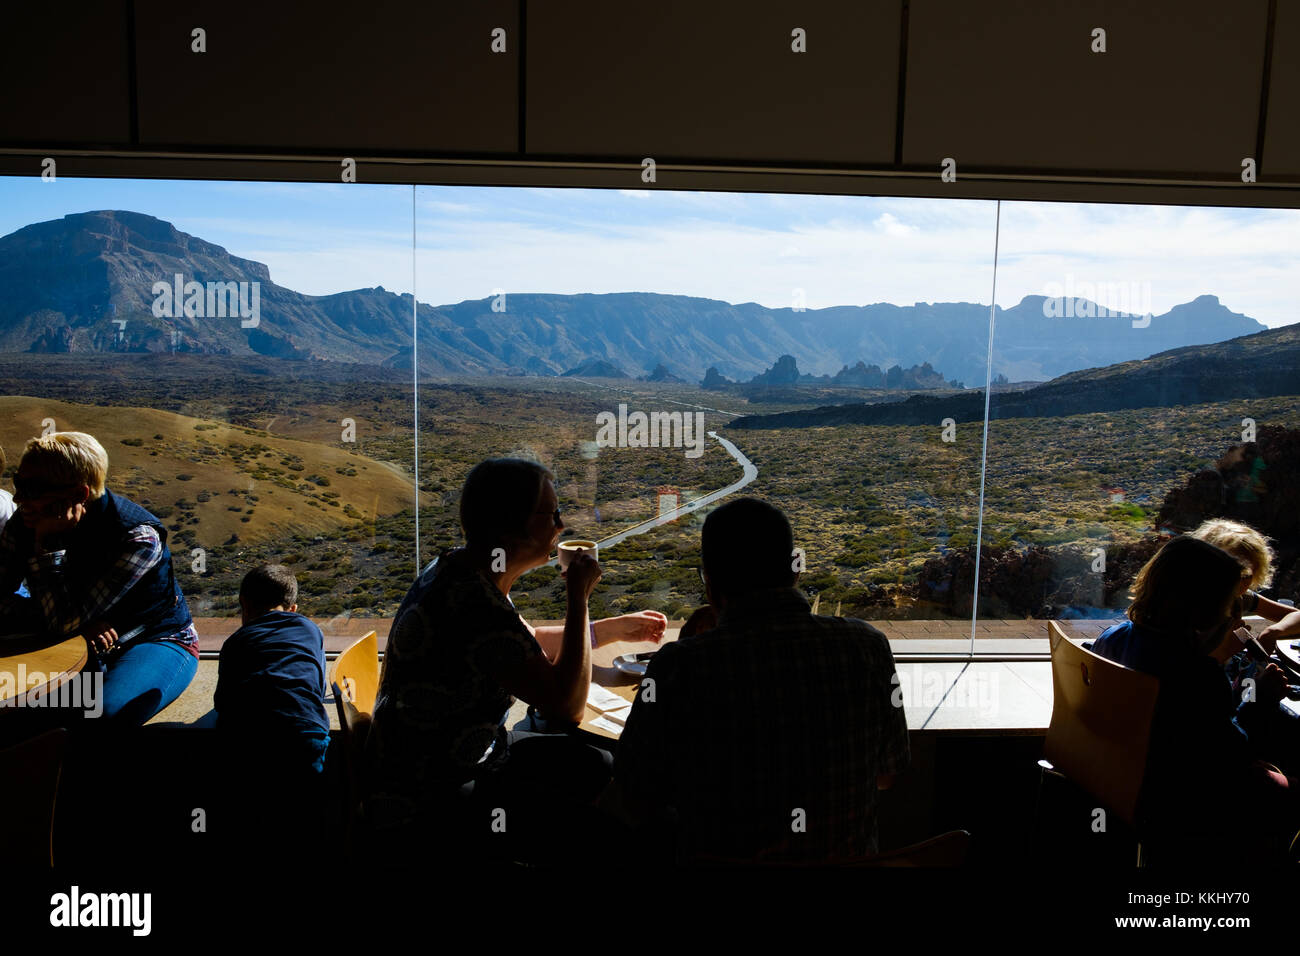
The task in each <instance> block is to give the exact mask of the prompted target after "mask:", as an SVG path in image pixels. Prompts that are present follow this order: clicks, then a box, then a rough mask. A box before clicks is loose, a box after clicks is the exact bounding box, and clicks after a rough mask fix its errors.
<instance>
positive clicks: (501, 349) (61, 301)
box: [0, 210, 1264, 385]
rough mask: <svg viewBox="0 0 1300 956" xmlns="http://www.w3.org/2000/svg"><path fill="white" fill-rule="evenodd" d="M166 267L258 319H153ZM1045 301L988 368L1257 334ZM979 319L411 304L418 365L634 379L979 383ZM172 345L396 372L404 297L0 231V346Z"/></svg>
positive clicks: (101, 223)
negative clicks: (910, 376)
mask: <svg viewBox="0 0 1300 956" xmlns="http://www.w3.org/2000/svg"><path fill="white" fill-rule="evenodd" d="M177 274H180V275H181V276H182V277H183V280H182V281H190V280H193V281H197V282H199V283H208V282H249V283H252V282H257V283H259V288H260V297H259V307H260V313H259V316H258V321H257V324H256V326H255V327H244V326H243V323H241V321H240V319H239V317H238V316H235V317H217V318H213V317H206V318H205V317H199V316H194V317H186V316H184V315H183V314H182V315H179V317H177V318H167V317H156V316H155V315H154V305H155V301H156V298H157V297H156V296H155V294H154V293H153V291H152V290H153V288H154V284H155V283H157V282H166V283H172V282H173V280H174V277H175V276H176V275H177ZM1053 302H1055V300H1053ZM1045 304H1046V305H1050V304H1051V303H1047V302H1046V300H1045V299H1044V297H1042V296H1027V297H1025V298H1024V299H1023V300H1022V301H1021V302H1020V303H1019V304H1018V305H1016V306H1014V307H1013V308H1010V309H998V310H997V314H996V319H997V339H996V343H995V357H994V372H995V373H1000V374H1003V375H1005V376H1006V377H1007V378H1008V379H1010V380H1011V381H1027V380H1045V379H1049V378H1053V377H1055V376H1058V375H1061V374H1063V373H1066V372H1070V371H1074V370H1077V369H1083V368H1090V367H1095V366H1101V365H1110V364H1113V363H1116V362H1123V361H1127V360H1130V359H1136V358H1142V357H1145V356H1148V355H1153V354H1155V353H1158V352H1162V351H1165V350H1168V349H1172V348H1178V347H1180V346H1186V345H1195V344H1203V343H1210V342H1219V341H1222V340H1224V339H1230V338H1234V337H1237V336H1241V335H1247V334H1250V333H1253V332H1258V331H1260V330H1262V329H1263V328H1264V326H1263V325H1261V324H1260V323H1259V322H1256V321H1255V320H1253V319H1250V318H1248V317H1246V316H1244V315H1241V314H1240V313H1236V312H1232V311H1230V310H1229V309H1227V308H1226V307H1224V306H1223V305H1221V304H1220V303H1219V300H1218V299H1217V298H1216V297H1215V296H1213V295H1202V296H1200V297H1198V298H1196V299H1195V300H1194V301H1191V302H1187V303H1184V304H1182V305H1178V306H1175V307H1174V308H1172V309H1171V310H1170V311H1168V312H1166V313H1164V314H1162V315H1156V316H1154V317H1153V319H1152V320H1151V322H1150V325H1149V326H1148V327H1146V328H1134V327H1133V322H1132V320H1131V319H1130V318H1128V317H1124V316H1109V317H1105V318H1102V317H1066V316H1079V315H1080V314H1084V315H1087V314H1088V313H1089V311H1091V307H1090V304H1089V303H1086V302H1085V300H1070V301H1068V302H1066V303H1065V304H1064V305H1065V307H1063V308H1055V309H1051V308H1045ZM1045 311H1048V312H1054V313H1056V314H1058V315H1060V316H1061V317H1056V318H1049V317H1047V316H1046V315H1045V314H1044V313H1045ZM173 314H177V313H173ZM988 318H989V310H988V306H986V305H980V304H978V303H965V302H957V303H924V302H919V303H916V304H915V305H912V306H898V305H890V304H888V303H878V304H874V305H865V306H854V305H844V306H835V307H832V308H826V309H810V310H807V311H803V312H795V311H793V310H792V309H770V308H767V307H765V306H761V305H758V304H756V303H752V302H749V303H743V304H740V305H732V304H729V303H726V302H720V301H717V300H713V299H701V298H693V297H689V296H678V295H659V294H653V293H642V292H626V293H615V294H609V295H591V294H583V295H540V294H532V293H526V292H518V293H508V294H507V295H506V296H505V299H504V302H502V301H500V300H497V299H494V298H492V297H487V298H484V299H481V300H470V301H465V302H460V303H455V304H448V305H440V306H431V305H426V304H423V303H421V304H420V305H419V306H418V319H419V334H420V340H419V353H420V368H421V371H422V373H423V374H425V375H428V376H442V375H445V376H460V375H480V374H493V375H502V374H514V375H560V374H562V373H564V372H566V371H569V370H575V369H578V368H581V367H584V366H590V365H591V363H597V362H605V363H608V364H609V365H610V366H612V367H614V368H617V369H620V370H623V371H624V372H626V373H627V374H628V375H630V376H636V377H650V376H652V375H656V374H657V375H658V376H659V377H660V379H661V380H662V379H663V376H665V375H672V376H676V377H679V378H681V379H684V380H687V381H691V382H698V381H700V380H701V379H702V378H703V377H704V374H705V372H706V371H707V370H708V369H709V368H710V367H715V368H716V369H717V370H718V372H719V373H720V374H721V375H722V376H725V377H727V378H730V379H733V380H736V381H744V380H748V379H750V378H752V377H753V376H755V375H759V374H760V373H763V372H765V371H766V370H768V369H769V368H771V367H772V366H773V363H774V362H775V361H776V360H777V359H778V357H780V356H790V357H792V358H793V359H794V360H795V361H797V363H798V367H799V369H800V370H801V372H802V373H804V374H807V375H812V376H822V375H827V376H834V375H836V374H837V373H841V372H842V371H843V370H844V369H845V367H846V366H856V363H860V362H865V363H868V364H869V365H875V366H878V367H879V368H881V369H888V368H890V367H891V366H895V365H898V366H900V367H901V368H904V369H906V368H909V367H915V366H922V365H924V364H925V363H928V364H929V366H930V368H931V369H932V370H934V371H935V372H936V373H938V375H939V376H941V377H942V378H946V379H955V380H959V381H963V382H965V383H966V384H967V385H974V384H976V383H982V382H983V380H984V373H985V352H986V347H987V338H988ZM172 350H175V351H181V352H190V353H200V354H220V355H231V356H241V355H243V356H255V355H263V356H271V357H275V358H284V359H303V360H311V359H320V360H328V361H333V362H349V363H361V364H366V365H378V366H385V367H388V368H403V367H404V368H409V367H410V360H411V296H410V295H409V294H407V295H397V294H394V293H391V292H388V291H386V290H385V289H383V288H382V287H376V288H373V289H356V290H352V291H349V292H340V293H336V294H333V295H325V296H312V295H304V294H302V293H300V292H295V291H294V290H292V289H287V288H285V287H283V286H280V285H277V284H276V283H275V282H273V281H272V279H271V275H270V272H269V270H268V269H267V267H266V266H265V265H263V264H262V263H259V262H254V261H252V260H249V259H242V258H239V257H238V256H233V255H231V254H230V253H229V252H227V251H226V250H225V249H223V248H221V247H220V246H217V245H214V244H212V243H210V242H206V241H204V240H202V239H200V238H198V237H195V236H191V235H187V234H186V233H183V232H180V231H178V230H177V229H175V228H174V227H173V226H172V225H171V224H170V223H167V222H165V221H163V220H161V219H156V218H154V217H153V216H147V215H143V214H141V213H135V212H128V211H122V210H116V211H113V210H109V211H97V212H86V213H78V214H74V215H68V216H65V217H63V218H62V219H55V220H51V221H48V222H41V223H34V224H32V225H30V226H25V227H23V228H22V229H19V230H17V231H16V232H13V233H11V234H10V235H8V236H5V237H4V238H2V239H0V351H5V352H73V353H77V352H80V353H87V352H114V351H116V352H123V351H125V352H166V351H172Z"/></svg>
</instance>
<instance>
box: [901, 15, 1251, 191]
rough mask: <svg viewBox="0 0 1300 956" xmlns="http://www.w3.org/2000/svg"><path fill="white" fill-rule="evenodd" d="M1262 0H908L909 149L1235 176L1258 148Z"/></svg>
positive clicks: (916, 156)
mask: <svg viewBox="0 0 1300 956" xmlns="http://www.w3.org/2000/svg"><path fill="white" fill-rule="evenodd" d="M1267 12H1268V4H1267V0H1233V2H1232V3H1223V2H1220V0H1142V2H1141V3H1132V2H1130V0H1071V2H1069V3H1044V2H1042V0H980V2H979V3H970V2H967V0H912V3H911V11H910V26H909V32H908V53H907V86H906V109H905V122H904V133H903V157H904V161H905V163H906V164H908V165H916V166H927V165H931V164H933V165H934V166H935V168H936V169H937V168H938V166H939V164H940V162H941V161H942V160H943V159H944V158H945V157H952V158H953V159H955V160H956V162H957V169H958V175H960V170H961V168H962V166H963V165H965V166H968V167H971V168H980V167H998V168H1002V169H1007V170H1036V169H1052V170H1079V171H1084V172H1099V171H1105V172H1112V173H1114V172H1128V171H1139V172H1140V171H1152V172H1159V173H1164V174H1168V175H1170V176H1173V177H1176V176H1180V175H1184V174H1193V175H1195V174H1202V175H1213V176H1225V177H1234V176H1235V177H1239V176H1240V173H1241V161H1242V159H1244V158H1247V157H1252V156H1253V155H1254V153H1255V149H1256V134H1257V126H1258V117H1259V99H1260V87H1261V83H1262V78H1263V61H1264V49H1265V37H1266V32H1267ZM1098 28H1099V29H1102V30H1104V31H1105V44H1106V52H1104V53H1095V52H1093V50H1092V46H1093V43H1094V39H1093V31H1094V29H1098Z"/></svg>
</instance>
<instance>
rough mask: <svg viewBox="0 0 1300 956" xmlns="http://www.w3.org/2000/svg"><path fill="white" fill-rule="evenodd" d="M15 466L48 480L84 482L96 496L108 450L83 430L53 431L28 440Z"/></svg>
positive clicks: (105, 474)
mask: <svg viewBox="0 0 1300 956" xmlns="http://www.w3.org/2000/svg"><path fill="white" fill-rule="evenodd" d="M18 467H19V469H21V470H22V471H24V472H26V473H27V474H29V475H31V476H32V477H33V478H41V479H44V480H45V481H48V482H50V483H51V484H59V485H87V486H89V488H90V497H92V498H98V497H100V496H101V495H103V493H104V482H105V481H107V480H108V452H106V451H104V446H103V445H101V444H100V443H99V442H97V441H96V440H95V438H94V436H93V435H87V434H86V433H85V432H54V433H52V434H49V435H42V436H41V437H40V438H33V439H32V440H31V441H29V442H28V443H27V447H26V448H24V449H23V457H22V461H20V462H19V463H18Z"/></svg>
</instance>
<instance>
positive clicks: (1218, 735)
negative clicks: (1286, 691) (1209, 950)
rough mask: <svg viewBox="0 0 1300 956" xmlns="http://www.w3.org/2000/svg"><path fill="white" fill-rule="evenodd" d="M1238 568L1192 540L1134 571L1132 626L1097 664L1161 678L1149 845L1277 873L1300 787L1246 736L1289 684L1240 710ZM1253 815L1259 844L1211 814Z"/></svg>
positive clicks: (1099, 643) (1298, 808) (1150, 777)
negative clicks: (1227, 668) (1229, 669)
mask: <svg viewBox="0 0 1300 956" xmlns="http://www.w3.org/2000/svg"><path fill="white" fill-rule="evenodd" d="M1241 579H1242V569H1241V564H1240V563H1239V562H1238V561H1237V559H1236V558H1234V557H1232V556H1231V555H1230V554H1228V553H1227V552H1225V551H1223V550H1221V549H1219V548H1217V547H1215V546H1214V545H1211V544H1209V543H1207V542H1205V541H1202V540H1199V539H1198V538H1194V537H1192V536H1190V535H1183V536H1181V537H1177V538H1174V539H1173V540H1171V541H1169V542H1168V543H1166V544H1165V545H1164V547H1162V548H1161V549H1160V550H1159V551H1157V552H1156V554H1155V555H1154V556H1153V557H1152V558H1151V560H1150V561H1148V562H1147V563H1146V564H1145V565H1144V566H1143V567H1142V569H1141V570H1140V571H1139V572H1138V575H1137V579H1136V581H1135V582H1134V585H1133V603H1132V605H1131V606H1130V607H1129V611H1128V617H1129V619H1128V620H1127V621H1124V622H1123V623H1120V624H1116V625H1115V626H1113V627H1110V628H1108V629H1107V630H1105V631H1104V632H1102V634H1101V636H1100V637H1098V638H1097V640H1096V641H1095V642H1094V644H1093V647H1092V650H1093V653H1095V654H1098V655H1100V656H1101V657H1105V658H1107V659H1108V660H1112V661H1115V662H1117V663H1119V664H1122V665H1124V666H1125V667H1131V668H1133V669H1134V670H1139V671H1142V672H1144V673H1147V674H1151V675H1153V676H1155V677H1158V678H1159V679H1160V694H1159V697H1158V698H1157V700H1156V710H1155V714H1154V716H1153V718H1152V723H1151V729H1150V744H1149V750H1148V754H1147V768H1146V777H1145V780H1144V783H1143V790H1142V809H1141V813H1142V815H1143V818H1144V821H1145V822H1144V824H1143V827H1144V829H1145V831H1146V834H1147V836H1146V839H1145V842H1148V843H1150V842H1155V844H1156V846H1157V850H1156V856H1157V857H1158V856H1159V855H1160V849H1159V848H1161V847H1163V849H1164V852H1166V853H1169V854H1186V855H1187V857H1188V858H1189V859H1195V860H1198V861H1204V860H1206V859H1210V858H1211V857H1215V856H1221V857H1223V858H1225V859H1226V858H1239V857H1241V856H1243V855H1244V854H1246V853H1249V852H1256V853H1258V854H1259V856H1260V857H1261V859H1264V860H1268V861H1272V862H1278V861H1280V859H1281V858H1282V857H1283V856H1284V855H1285V853H1286V852H1287V849H1288V847H1289V845H1290V840H1291V838H1292V837H1293V836H1294V835H1295V834H1296V831H1297V829H1300V789H1297V784H1300V781H1292V780H1291V779H1289V778H1288V777H1287V776H1286V775H1285V774H1283V773H1282V772H1280V771H1279V770H1278V769H1277V768H1276V767H1273V766H1271V765H1269V764H1266V763H1264V762H1263V761H1261V760H1260V759H1258V754H1257V752H1256V748H1255V747H1254V746H1253V744H1252V741H1251V738H1250V732H1251V731H1252V729H1253V728H1254V727H1255V726H1256V725H1257V723H1258V720H1259V717H1260V716H1261V713H1262V710H1264V709H1267V708H1270V707H1275V706H1276V705H1277V702H1278V701H1279V700H1280V699H1281V696H1282V692H1283V684H1284V681H1283V679H1282V673H1281V671H1280V669H1279V668H1277V667H1276V666H1270V667H1269V668H1267V669H1266V670H1265V672H1264V673H1263V674H1262V675H1261V677H1260V680H1259V683H1258V688H1257V695H1256V699H1255V700H1250V701H1244V702H1241V703H1240V704H1238V702H1237V701H1235V700H1234V699H1233V695H1232V687H1231V685H1230V683H1229V681H1228V677H1227V675H1226V674H1225V673H1224V669H1223V665H1224V664H1225V663H1226V662H1227V660H1228V658H1229V657H1231V656H1232V655H1233V654H1235V653H1236V652H1237V651H1238V650H1240V648H1241V642H1240V641H1239V640H1238V639H1237V637H1236V636H1235V635H1234V634H1233V631H1234V630H1235V629H1237V628H1238V627H1240V626H1241V613H1242V601H1241V597H1240V595H1239V593H1238V592H1239V589H1240V584H1241ZM1226 806H1233V807H1238V808H1242V809H1243V810H1245V809H1246V808H1250V812H1251V814H1252V819H1253V820H1254V821H1255V823H1256V831H1257V833H1258V834H1260V835H1261V839H1260V842H1259V843H1258V844H1257V845H1252V846H1251V847H1243V846H1242V845H1241V841H1240V838H1239V834H1238V833H1237V831H1236V830H1235V829H1233V828H1232V827H1231V826H1230V825H1228V824H1225V822H1224V818H1223V816H1222V815H1221V814H1219V813H1216V812H1210V811H1209V810H1207V808H1209V807H1226Z"/></svg>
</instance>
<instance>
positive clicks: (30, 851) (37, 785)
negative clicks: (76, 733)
mask: <svg viewBox="0 0 1300 956" xmlns="http://www.w3.org/2000/svg"><path fill="white" fill-rule="evenodd" d="M67 743H68V732H67V731H66V730H64V729H62V728H58V729H55V730H47V731H46V732H45V733H43V734H40V735H39V736H36V737H32V738H31V739H30V740H25V741H23V742H22V743H20V744H17V745H16V746H13V747H10V748H9V749H7V750H0V780H2V781H4V784H3V786H0V820H4V821H5V823H4V826H3V827H0V859H3V860H5V861H6V862H7V864H11V865H12V866H13V867H14V868H15V869H14V872H22V871H23V870H24V869H30V870H45V869H52V868H53V867H54V804H55V799H56V797H57V796H58V792H59V777H60V776H61V774H62V772H63V755H64V752H65V751H66V749H67Z"/></svg>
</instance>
